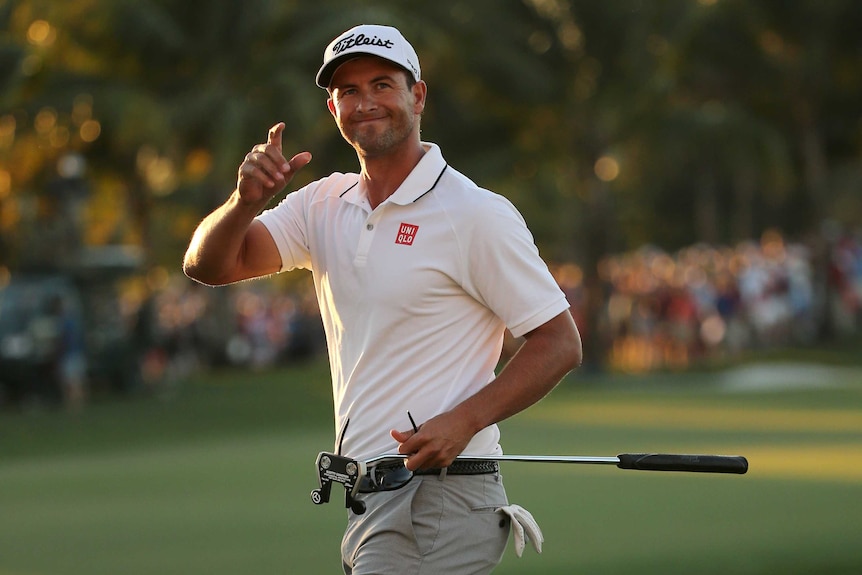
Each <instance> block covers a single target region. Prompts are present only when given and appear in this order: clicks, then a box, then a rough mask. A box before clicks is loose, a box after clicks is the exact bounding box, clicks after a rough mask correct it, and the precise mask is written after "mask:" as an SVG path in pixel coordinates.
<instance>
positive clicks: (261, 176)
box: [183, 122, 311, 285]
mask: <svg viewBox="0 0 862 575" xmlns="http://www.w3.org/2000/svg"><path fill="white" fill-rule="evenodd" d="M284 127H285V125H284V123H283V122H280V123H278V124H276V125H275V126H273V127H272V128H270V130H269V134H268V136H267V141H266V143H265V144H258V145H256V146H254V148H252V150H251V152H249V153H248V155H246V157H245V159H244V160H243V162H242V164H240V167H239V171H238V176H237V186H236V189H235V190H234V191H233V193H232V194H231V196H230V198H228V200H227V201H226V202H225V203H224V204H223V205H221V206H220V207H219V208H217V209H216V210H215V211H213V212H212V213H211V214H210V215H208V216H207V217H206V218H204V220H203V221H202V222H201V223H200V224H199V225H198V227H197V229H196V230H195V233H194V235H193V236H192V239H191V243H190V244H189V247H188V250H186V255H185V258H184V260H183V271H184V272H185V274H186V275H187V276H189V277H190V278H192V279H194V280H196V281H199V282H201V283H204V284H208V285H224V284H229V283H233V282H237V281H241V280H244V279H250V278H254V277H260V276H265V275H269V274H272V273H275V272H277V271H278V270H279V268H280V267H281V258H280V257H279V253H278V248H277V247H276V245H275V241H273V239H272V236H271V235H270V234H269V231H268V230H267V229H266V227H265V226H264V225H263V224H261V223H260V222H256V221H255V220H254V218H255V216H257V215H258V214H259V213H260V212H261V210H263V209H264V208H265V207H266V205H267V204H268V203H269V201H270V200H271V199H272V198H273V196H275V195H276V194H278V193H279V192H281V191H282V190H283V189H284V187H285V186H286V185H287V184H288V183H289V182H290V180H292V179H293V176H294V175H296V172H297V171H299V170H300V169H302V168H303V167H304V166H305V165H306V164H307V163H308V162H309V161H311V154H310V153H308V152H300V153H299V154H296V155H295V156H293V157H292V158H291V159H290V161H288V160H286V159H285V157H284V155H283V152H282V132H283V131H284Z"/></svg>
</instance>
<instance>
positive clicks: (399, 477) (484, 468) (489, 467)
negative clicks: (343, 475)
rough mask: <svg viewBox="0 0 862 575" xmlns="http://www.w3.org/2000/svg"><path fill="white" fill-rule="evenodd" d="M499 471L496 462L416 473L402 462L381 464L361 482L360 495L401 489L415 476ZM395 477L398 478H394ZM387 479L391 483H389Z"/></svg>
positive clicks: (461, 463) (458, 463) (463, 463)
mask: <svg viewBox="0 0 862 575" xmlns="http://www.w3.org/2000/svg"><path fill="white" fill-rule="evenodd" d="M499 470H500V465H499V464H498V463H497V462H496V461H453V462H452V465H450V466H449V467H446V468H441V467H432V468H430V469H419V470H417V471H414V472H410V471H407V470H406V469H405V467H404V463H403V462H402V461H398V462H393V463H381V464H379V465H377V466H375V467H374V470H373V471H369V473H368V475H366V476H364V477H362V478H361V479H360V480H359V493H376V492H378V491H392V490H394V489H399V488H400V487H403V486H404V485H406V484H407V483H408V482H409V481H410V478H412V477H413V476H414V475H441V476H442V475H444V474H446V475H486V474H489V473H497V472H498V471H499ZM390 472H391V475H390ZM371 474H374V479H372V477H371ZM393 475H396V476H395V477H393ZM386 479H388V480H389V481H388V482H387V481H386ZM378 482H379V483H378Z"/></svg>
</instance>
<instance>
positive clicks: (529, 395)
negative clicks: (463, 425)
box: [453, 312, 581, 434]
mask: <svg viewBox="0 0 862 575" xmlns="http://www.w3.org/2000/svg"><path fill="white" fill-rule="evenodd" d="M552 321H554V322H559V323H560V324H561V325H559V326H556V327H558V328H559V329H553V330H550V329H549V330H545V331H540V332H537V333H535V334H532V335H531V336H530V337H528V338H526V339H525V341H524V343H523V345H522V346H521V347H520V349H518V351H517V353H516V354H515V355H514V356H513V357H512V359H511V360H510V361H509V362H508V363H507V364H506V365H505V367H504V368H503V369H502V370H501V371H500V373H499V374H498V376H497V377H496V378H495V379H494V380H493V381H492V382H491V383H489V384H488V385H487V386H485V387H484V388H483V389H482V390H480V391H479V392H478V393H476V394H475V395H473V396H472V397H470V398H468V399H466V400H465V401H464V402H462V403H461V404H459V405H458V406H456V407H455V408H454V409H453V415H454V416H455V417H456V418H457V419H463V420H464V421H466V422H469V426H470V429H471V431H472V433H473V434H475V433H478V432H479V431H481V430H482V429H484V428H486V427H488V426H489V425H492V424H494V423H499V422H500V421H503V420H505V419H508V418H509V417H512V416H513V415H516V414H517V413H520V412H521V411H523V410H525V409H527V408H528V407H530V406H531V405H533V404H535V403H536V402H538V401H539V400H541V399H542V398H543V397H545V396H546V395H547V394H548V393H550V392H551V390H553V389H554V387H556V385H557V384H558V383H559V382H560V380H561V379H562V378H563V377H564V376H565V375H566V374H567V373H569V372H570V371H571V370H572V369H574V368H575V367H577V366H578V365H580V362H581V342H580V337H579V336H578V335H577V330H576V328H574V322H571V316H570V315H569V314H568V312H566V314H565V316H564V317H560V318H556V319H555V320H552ZM569 322H571V326H570V327H571V329H568V328H569V326H568V325H567V324H569Z"/></svg>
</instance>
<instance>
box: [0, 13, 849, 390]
mask: <svg viewBox="0 0 862 575" xmlns="http://www.w3.org/2000/svg"><path fill="white" fill-rule="evenodd" d="M0 21H2V22H3V24H4V26H3V32H2V45H0V81H2V91H1V92H0V285H2V286H3V288H4V289H3V296H2V300H0V305H2V310H3V313H0V330H2V340H0V342H2V345H0V356H2V358H3V359H2V361H3V362H10V363H11V364H15V366H14V369H13V368H12V367H10V368H8V369H4V370H3V371H4V373H8V374H9V377H4V378H3V379H13V377H12V375H11V374H12V372H13V371H15V370H18V369H19V368H20V365H18V364H20V363H21V361H24V360H26V361H28V362H30V363H42V364H45V365H42V368H43V369H45V370H48V371H50V369H51V366H50V365H47V363H46V362H48V360H49V359H50V356H51V355H52V351H51V349H50V348H51V347H52V346H53V347H55V348H56V347H58V345H57V343H58V342H62V341H63V338H65V339H66V340H68V341H66V343H65V344H64V345H63V347H65V348H66V349H68V350H72V351H73V352H75V353H78V352H80V355H81V357H82V358H83V359H82V360H81V361H82V362H83V363H82V366H79V368H78V370H77V371H80V372H81V373H82V374H83V375H84V376H86V379H87V381H86V385H87V387H88V388H91V389H89V394H90V395H93V394H98V393H101V392H108V393H110V392H120V393H123V392H129V391H138V390H141V389H144V388H146V386H157V385H160V383H161V380H162V379H163V378H164V377H166V376H167V377H170V376H171V375H172V374H173V372H175V371H177V370H179V371H184V370H188V369H197V368H200V367H214V366H219V365H224V364H250V365H253V366H256V367H260V366H265V365H269V364H272V363H274V362H278V361H282V360H289V359H291V358H293V357H295V356H297V355H304V354H311V353H318V352H319V351H320V349H321V342H320V337H321V334H320V330H319V329H318V327H319V326H318V320H317V319H316V318H315V317H314V315H315V313H316V310H315V309H314V308H315V305H316V304H315V302H314V300H313V298H312V297H311V295H310V294H309V282H308V277H307V276H305V275H303V274H293V275H291V276H285V277H283V278H282V277H279V278H277V279H275V280H273V281H271V282H268V283H267V284H266V285H253V286H239V287H235V288H231V289H227V290H218V291H213V290H209V289H202V288H200V287H197V286H195V285H193V284H192V283H191V282H189V281H188V280H186V279H185V278H184V277H182V275H181V272H180V261H181V258H182V253H183V251H184V249H185V247H186V245H187V243H188V240H189V237H190V235H191V232H192V230H193V229H194V227H195V225H196V224H197V222H198V221H199V220H200V219H201V218H202V217H203V216H204V215H206V214H207V213H208V212H209V211H210V210H212V209H213V208H214V207H215V206H217V205H219V204H220V203H221V202H222V201H223V200H224V199H225V198H226V197H227V195H228V193H229V192H230V191H231V189H232V187H233V185H234V184H235V176H236V169H237V166H238V164H239V162H240V160H241V159H242V157H243V156H244V155H245V153H246V152H247V150H248V149H250V147H251V146H252V145H254V144H255V143H257V142H259V141H262V140H263V139H264V138H265V135H266V131H267V129H268V127H269V126H270V125H272V124H274V123H275V122H277V121H280V120H284V121H286V122H287V124H288V129H287V131H286V134H285V137H286V141H285V149H286V150H295V151H300V150H310V151H311V152H313V153H314V155H315V161H314V162H313V163H312V164H311V165H310V166H308V167H307V168H306V169H305V170H304V171H303V172H302V173H301V175H300V180H301V181H298V182H295V183H296V184H297V185H302V184H303V183H307V182H308V181H311V180H313V179H317V178H319V177H322V176H324V175H326V174H328V173H330V172H331V171H335V170H338V171H352V170H355V169H356V160H355V157H354V155H353V151H352V149H351V148H349V146H347V145H346V144H344V143H343V141H342V140H341V137H340V135H339V134H338V131H337V130H336V129H335V127H334V125H333V121H332V119H331V117H330V116H329V114H328V112H327V110H326V107H325V92H323V91H322V90H320V89H319V88H317V87H316V86H315V85H314V82H313V75H314V73H315V71H316V69H317V67H318V64H319V60H320V58H321V50H322V47H323V46H325V45H326V43H327V42H328V41H329V39H331V37H333V36H334V35H335V34H337V33H338V31H341V30H343V29H346V28H347V27H349V26H351V25H353V24H355V23H356V22H365V21H377V22H383V23H387V24H394V25H396V26H398V27H399V28H401V29H402V30H403V31H404V33H405V34H406V35H407V37H408V38H410V39H411V41H412V42H413V43H414V44H415V45H416V48H417V50H418V51H419V53H420V54H422V66H423V74H424V77H425V78H426V79H427V81H428V82H429V85H430V88H429V96H428V99H429V103H428V109H427V111H426V113H425V121H424V122H423V137H424V138H425V139H427V140H430V141H435V142H437V143H439V144H440V145H441V146H442V148H443V149H444V150H445V152H446V156H447V158H449V160H450V162H451V163H452V164H453V165H454V166H455V167H456V168H458V169H459V170H462V171H464V172H465V173H467V174H468V175H470V176H471V177H473V178H474V179H475V180H476V181H477V182H478V183H479V184H480V185H482V186H484V187H487V188H490V189H493V190H495V191H497V192H499V193H501V194H503V195H505V196H507V197H508V198H510V199H511V200H512V201H513V202H514V203H515V204H516V205H517V206H519V208H520V209H521V210H522V211H523V213H524V216H525V217H526V219H527V221H528V223H529V225H530V227H531V229H532V230H533V232H534V234H535V237H536V241H537V243H538V245H539V246H540V248H541V251H542V254H543V256H544V257H545V258H546V260H548V261H549V262H551V264H552V266H553V268H554V271H555V272H556V274H557V276H558V278H559V280H560V283H561V285H563V286H564V288H565V289H566V291H567V292H568V293H569V296H570V301H571V303H572V305H573V312H574V313H575V315H576V317H577V319H578V323H579V324H580V325H581V328H582V330H583V332H584V336H585V344H586V346H587V354H586V357H587V361H588V362H589V367H591V368H595V369H621V370H627V371H644V370H653V369H664V368H684V367H687V366H689V365H690V364H692V363H694V362H699V361H704V360H710V359H712V358H715V357H726V356H727V355H728V354H734V353H738V352H740V351H742V350H746V349H756V348H763V347H769V346H779V345H807V344H811V343H815V342H821V341H824V340H828V339H830V338H836V337H841V336H846V335H848V334H854V333H856V332H857V331H858V328H859V323H860V297H862V244H860V241H862V194H860V184H862V119H860V106H859V101H860V96H862V58H860V54H862V37H860V36H859V34H858V29H857V28H858V24H859V23H860V21H862V5H860V4H859V3H858V2H854V1H851V0H847V1H841V0H830V1H829V2H825V3H824V2H805V1H794V2H785V1H768V0H764V1H761V2H757V3H749V2H742V1H736V0H675V1H673V0H667V1H662V2H642V1H634V0H631V1H620V2H612V3H597V2H566V1H562V0H525V1H514V0H508V1H500V2H496V1H495V2H489V1H473V2H438V3H433V4H417V3H409V2H388V3H386V2H328V3H326V4H324V3H307V2H291V1H287V0H283V1H274V0H242V1H240V0H236V1H232V0H219V1H218V2H210V1H207V2H198V1H194V0H191V1H185V2H171V1H157V0H149V1H141V2H137V1H135V2H132V1H126V0H64V1H63V2H54V1H49V0H5V1H4V2H2V4H0ZM60 320H62V321H60ZM58 322H59V323H58ZM52 338H53V340H54V343H53V344H52V342H51V341H48V340H50V339H52ZM76 340H80V341H76ZM48 363H49V362H48ZM83 364H86V365H85V366H84V365H83ZM82 370H83V371H82ZM55 371H56V370H55ZM68 371H75V370H72V369H70V370H68ZM46 373H47V372H46ZM27 380H28V381H30V382H31V383H30V384H27V383H20V382H18V383H15V382H11V383H9V382H7V383H5V385H4V386H3V388H2V389H3V394H2V397H3V400H2V401H3V403H6V404H8V403H10V402H11V403H16V402H21V401H26V400H28V397H26V396H28V395H32V394H37V395H40V396H48V399H49V400H50V396H51V394H52V393H53V394H54V396H55V399H56V396H57V393H56V390H52V389H50V387H51V386H48V385H47V384H45V385H42V387H46V389H40V390H36V389H26V387H27V386H28V385H32V378H30V377H29V376H28V377H27Z"/></svg>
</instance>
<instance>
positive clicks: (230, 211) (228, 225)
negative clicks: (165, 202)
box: [183, 191, 262, 285]
mask: <svg viewBox="0 0 862 575" xmlns="http://www.w3.org/2000/svg"><path fill="white" fill-rule="evenodd" d="M261 209H262V206H258V205H255V204H249V203H246V202H244V201H243V200H242V199H241V198H240V195H239V193H238V192H237V191H234V192H233V193H232V194H231V196H230V198H228V200H227V201H226V202H225V203H224V204H222V206H220V207H219V208H217V209H216V210H215V211H213V212H212V213H211V214H210V215H208V216H207V217H206V218H204V220H203V221H202V222H201V223H200V224H199V225H198V227H197V229H196V230H195V232H194V235H193V236H192V239H191V242H190V243H189V247H188V250H187V251H186V254H185V258H184V260H183V271H184V272H185V273H186V275H187V276H189V277H190V278H192V279H194V280H197V281H199V282H201V283H205V284H208V285H223V284H227V283H232V282H235V281H239V280H240V279H246V278H245V277H242V275H243V274H242V273H241V270H242V267H243V266H242V262H243V261H244V259H245V258H244V257H243V253H242V252H243V250H244V249H245V246H246V236H247V233H248V231H249V227H250V226H251V224H252V222H253V221H254V218H255V216H256V215H257V214H258V213H259V212H260V210H261Z"/></svg>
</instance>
